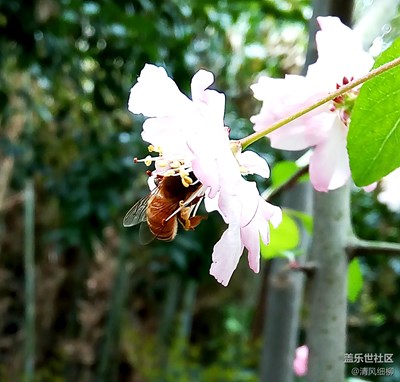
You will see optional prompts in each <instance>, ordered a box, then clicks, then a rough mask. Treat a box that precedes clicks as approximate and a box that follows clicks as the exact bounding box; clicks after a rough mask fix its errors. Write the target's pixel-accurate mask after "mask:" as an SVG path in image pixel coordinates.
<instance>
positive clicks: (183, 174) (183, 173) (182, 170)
mask: <svg viewBox="0 0 400 382" xmlns="http://www.w3.org/2000/svg"><path fill="white" fill-rule="evenodd" d="M179 175H180V176H181V177H182V178H183V177H185V176H188V175H189V172H188V171H187V170H185V169H184V168H183V167H181V168H180V169H179Z"/></svg>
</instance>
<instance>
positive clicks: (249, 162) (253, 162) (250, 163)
mask: <svg viewBox="0 0 400 382" xmlns="http://www.w3.org/2000/svg"><path fill="white" fill-rule="evenodd" d="M238 160H239V164H240V165H241V166H243V167H245V168H246V169H247V170H248V171H249V173H250V174H257V175H260V176H262V177H263V178H269V175H270V171H269V166H268V163H267V161H266V160H265V159H264V158H263V157H261V156H260V155H258V154H256V153H255V152H254V151H250V150H248V151H244V152H242V153H241V154H239V155H238Z"/></svg>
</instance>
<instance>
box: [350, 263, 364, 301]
mask: <svg viewBox="0 0 400 382" xmlns="http://www.w3.org/2000/svg"><path fill="white" fill-rule="evenodd" d="M362 286H363V276H362V273H361V267H360V262H359V260H358V259H357V258H355V259H353V260H352V261H351V262H350V264H349V268H348V270H347V298H348V299H349V301H350V302H355V301H356V300H357V298H358V295H359V294H360V292H361V289H362Z"/></svg>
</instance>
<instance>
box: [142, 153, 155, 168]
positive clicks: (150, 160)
mask: <svg viewBox="0 0 400 382" xmlns="http://www.w3.org/2000/svg"><path fill="white" fill-rule="evenodd" d="M152 161H153V159H152V158H151V156H150V155H147V157H146V158H144V164H145V165H146V166H150V165H151V162H152Z"/></svg>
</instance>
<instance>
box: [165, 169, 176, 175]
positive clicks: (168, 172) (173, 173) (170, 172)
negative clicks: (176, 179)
mask: <svg viewBox="0 0 400 382" xmlns="http://www.w3.org/2000/svg"><path fill="white" fill-rule="evenodd" d="M163 175H164V176H172V175H175V171H174V170H167V171H165V172H164V174H163Z"/></svg>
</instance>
